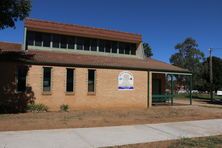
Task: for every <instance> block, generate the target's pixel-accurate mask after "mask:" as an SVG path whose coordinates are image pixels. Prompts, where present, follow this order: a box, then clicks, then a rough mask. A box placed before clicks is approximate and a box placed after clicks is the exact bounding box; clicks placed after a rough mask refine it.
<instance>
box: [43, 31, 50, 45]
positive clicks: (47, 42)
mask: <svg viewBox="0 0 222 148" xmlns="http://www.w3.org/2000/svg"><path fill="white" fill-rule="evenodd" d="M42 38H43V47H50V41H51V36H50V34H48V33H44V34H42Z"/></svg>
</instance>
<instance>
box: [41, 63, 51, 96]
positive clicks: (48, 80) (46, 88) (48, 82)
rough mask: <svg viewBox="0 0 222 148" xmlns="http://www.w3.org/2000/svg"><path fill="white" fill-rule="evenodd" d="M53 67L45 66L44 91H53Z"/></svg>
mask: <svg viewBox="0 0 222 148" xmlns="http://www.w3.org/2000/svg"><path fill="white" fill-rule="evenodd" d="M51 69H52V68H51V67H43V91H44V92H47V91H51Z"/></svg>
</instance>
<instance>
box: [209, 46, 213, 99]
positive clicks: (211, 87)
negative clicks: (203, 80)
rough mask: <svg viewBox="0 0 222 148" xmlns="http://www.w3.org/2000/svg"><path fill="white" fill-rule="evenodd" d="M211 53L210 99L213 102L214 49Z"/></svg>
mask: <svg viewBox="0 0 222 148" xmlns="http://www.w3.org/2000/svg"><path fill="white" fill-rule="evenodd" d="M209 51H210V99H211V101H212V102H213V63H212V48H209Z"/></svg>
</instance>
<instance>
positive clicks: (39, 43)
mask: <svg viewBox="0 0 222 148" xmlns="http://www.w3.org/2000/svg"><path fill="white" fill-rule="evenodd" d="M35 46H42V33H39V32H36V33H35Z"/></svg>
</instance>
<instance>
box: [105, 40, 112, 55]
mask: <svg viewBox="0 0 222 148" xmlns="http://www.w3.org/2000/svg"><path fill="white" fill-rule="evenodd" d="M105 49H106V50H105V52H108V53H110V50H111V41H106V42H105Z"/></svg>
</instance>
